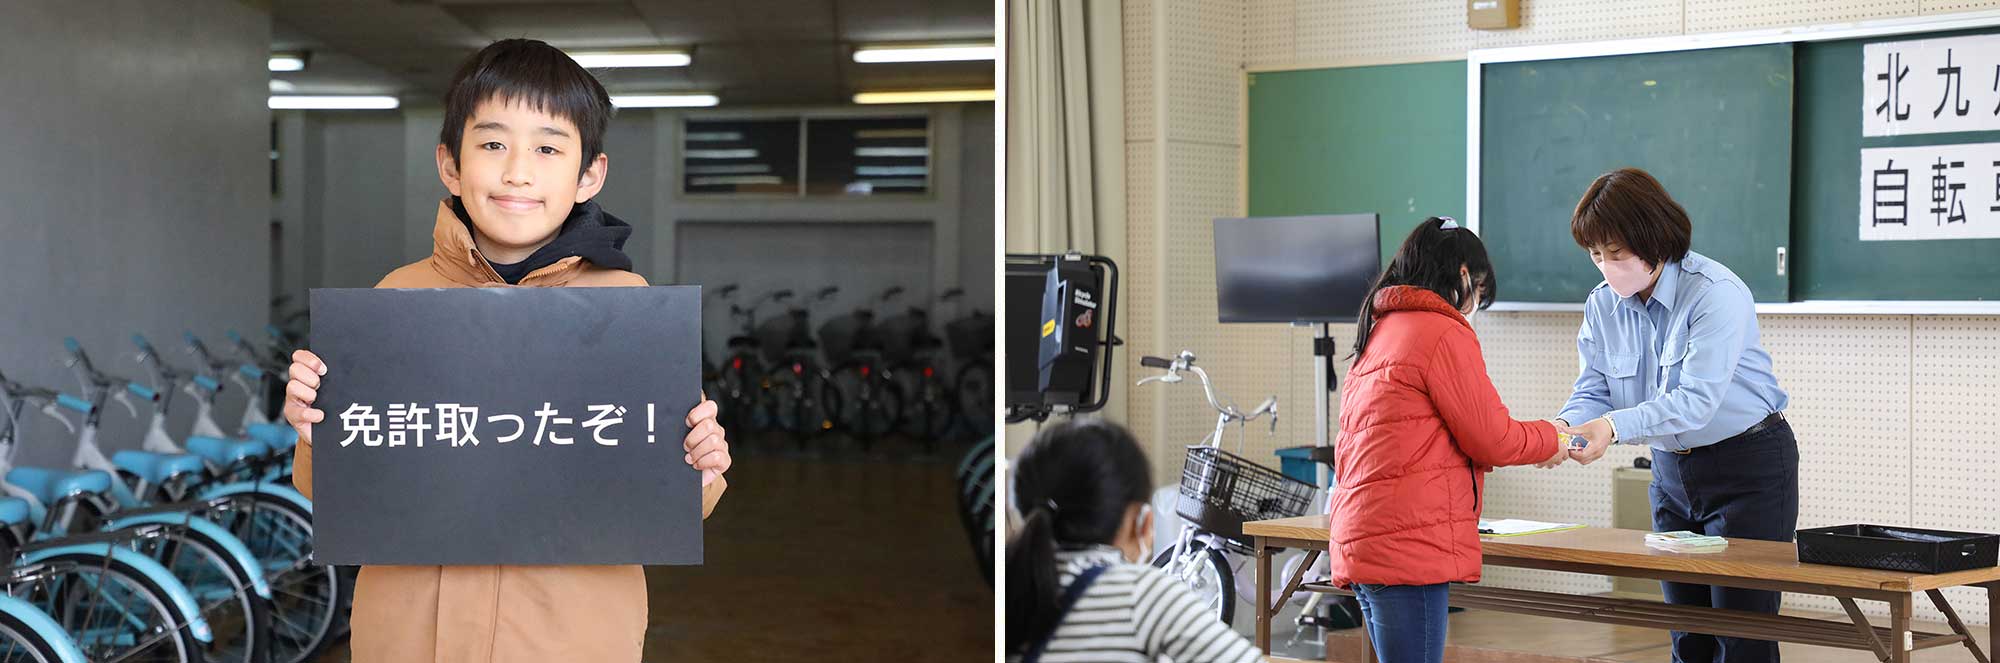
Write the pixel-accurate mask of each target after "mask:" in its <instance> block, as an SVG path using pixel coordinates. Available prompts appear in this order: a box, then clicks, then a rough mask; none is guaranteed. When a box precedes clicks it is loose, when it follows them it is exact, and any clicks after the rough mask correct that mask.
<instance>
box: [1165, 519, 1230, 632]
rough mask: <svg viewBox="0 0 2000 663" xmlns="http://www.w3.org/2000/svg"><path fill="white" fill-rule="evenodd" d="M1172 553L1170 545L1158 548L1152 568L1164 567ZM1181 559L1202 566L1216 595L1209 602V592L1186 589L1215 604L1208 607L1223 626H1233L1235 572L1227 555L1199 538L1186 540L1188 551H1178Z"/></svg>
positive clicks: (1193, 588) (1191, 587) (1194, 587)
mask: <svg viewBox="0 0 2000 663" xmlns="http://www.w3.org/2000/svg"><path fill="white" fill-rule="evenodd" d="M1173 553H1174V549H1173V548H1168V549H1166V550H1162V551H1160V554H1158V555H1155V556H1154V557H1153V568H1157V569H1165V568H1167V564H1168V563H1169V562H1172V561H1174V560H1173V559H1171V557H1172V555H1173ZM1181 559H1182V560H1183V561H1185V562H1187V563H1196V564H1201V565H1203V567H1204V569H1203V571H1201V572H1205V573H1207V574H1209V575H1211V576H1212V577H1211V578H1209V581H1210V582H1212V583H1214V585H1215V597H1216V598H1215V599H1213V600H1212V601H1211V600H1210V599H1209V595H1208V594H1207V593H1206V592H1205V591H1203V588H1201V587H1198V586H1189V589H1191V590H1193V591H1194V592H1195V594H1196V596H1198V597H1200V598H1202V599H1203V600H1204V601H1210V602H1213V603H1215V604H1216V606H1217V607H1215V608H1211V609H1210V611H1211V612H1213V613H1214V614H1215V616H1216V618H1217V619H1219V620H1221V621H1222V624H1223V625H1224V626H1230V627H1234V626H1235V625H1236V578H1235V572H1234V571H1231V570H1230V569H1229V560H1228V558H1225V557H1223V556H1222V551H1219V550H1215V549H1213V548H1210V547H1208V544H1206V543H1203V542H1201V541H1200V540H1195V541H1190V542H1188V549H1187V550H1183V551H1181ZM1174 581H1175V582H1183V581H1182V579H1181V577H1180V576H1175V577H1174Z"/></svg>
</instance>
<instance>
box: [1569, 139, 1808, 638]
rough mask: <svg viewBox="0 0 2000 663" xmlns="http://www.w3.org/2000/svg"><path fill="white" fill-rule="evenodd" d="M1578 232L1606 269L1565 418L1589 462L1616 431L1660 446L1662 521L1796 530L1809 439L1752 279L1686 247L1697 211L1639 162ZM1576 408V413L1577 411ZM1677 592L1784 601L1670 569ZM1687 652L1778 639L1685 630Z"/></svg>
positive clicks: (1602, 185) (1682, 526)
mask: <svg viewBox="0 0 2000 663" xmlns="http://www.w3.org/2000/svg"><path fill="white" fill-rule="evenodd" d="M1570 234H1571V235H1572V236H1573V237H1574V238H1575V239H1576V243H1577V244H1578V245H1579V246H1582V247H1583V248H1584V249H1586V250H1588V251H1589V252H1590V259H1591V262H1593V263H1596V265H1597V268H1598V270H1599V271H1601V272H1603V273H1604V280H1605V282H1604V283H1603V284H1600V285H1598V286H1597V288H1596V289H1594V290H1591V292H1590V297H1589V298H1588V299H1587V300H1585V303H1584V314H1583V327H1582V328H1581V329H1580V330H1578V331H1577V335H1576V349H1577V355H1578V357H1579V358H1580V359H1581V362H1580V363H1581V366H1582V367H1581V369H1580V370H1579V372H1578V373H1579V374H1578V375H1577V378H1576V385H1575V387H1574V389H1573V390H1572V393H1571V394H1570V397H1569V401H1568V402H1567V403H1565V404H1564V405H1563V409H1562V414H1561V415H1560V416H1559V417H1558V422H1559V423H1562V424H1563V425H1565V426H1571V427H1572V432H1574V433H1577V434H1579V435H1581V436H1583V437H1584V438H1585V439H1586V440H1588V444H1587V445H1586V446H1584V447H1583V448H1580V449H1576V450H1574V451H1572V452H1571V458H1573V459H1575V460H1576V461H1578V462H1581V463H1586V464H1587V463H1590V462H1593V461H1596V460H1597V459H1598V458H1601V457H1603V455H1604V451H1605V449H1606V448H1607V447H1608V446H1609V445H1611V444H1614V443H1617V444H1643V445H1646V446H1648V447H1651V448H1652V455H1653V484H1652V491H1651V492H1652V502H1653V527H1654V529H1655V530H1656V531H1662V532H1666V531H1674V530H1689V531H1693V532H1698V533H1702V534H1710V535H1715V536H1726V537H1736V538H1748V539H1764V540H1769V541H1786V542H1789V541H1791V540H1792V537H1793V533H1794V531H1795V530H1796V529H1797V525H1798V515H1799V473H1798V465H1799V451H1798V444H1797V442H1796V440H1795V439H1794V438H1793V437H1792V429H1791V426H1790V425H1789V424H1788V423H1786V421H1785V417H1784V414H1783V412H1784V409H1785V405H1786V403H1787V398H1786V395H1785V391H1784V390H1783V389H1780V388H1779V387H1778V379H1777V376H1775V375H1773V374H1772V372H1771V355H1770V353H1767V352H1765V351H1764V348H1763V347H1762V346H1761V345H1759V344H1758V339H1757V310H1756V305H1755V304H1754V303H1753V301H1752V300H1751V296H1750V289H1749V288H1748V287H1747V286H1745V285H1744V284H1743V281H1742V279H1739V278H1737V277H1736V274H1735V273H1733V272H1731V271H1729V268H1728V267H1724V266H1723V265H1722V264H1721V263H1718V262H1715V261H1714V260H1710V259H1708V258H1707V257H1706V256H1703V255H1701V254H1699V253H1695V252H1693V251H1690V250H1688V246H1689V243H1690V242H1691V238H1692V230H1691V227H1690V224H1689V221H1688V216H1687V211H1686V210H1684V209H1682V208H1681V206H1680V204H1679V203H1676V202H1674V200H1673V198H1672V197H1670V196H1668V195H1667V191H1666V189H1665V188H1664V187H1662V186H1661V185H1660V183H1659V181H1658V180H1655V179H1654V178H1653V177H1652V176H1651V175H1649V174H1647V173H1646V172H1645V171H1642V170H1638V169H1635V168H1627V169H1623V170H1617V171H1613V172H1610V173H1607V174H1605V175H1603V176H1602V177H1599V178H1597V180H1596V181H1594V182H1592V183H1591V184H1590V188H1589V189H1588V190H1587V191H1585V192H1584V194H1583V199H1582V200H1581V201H1579V202H1578V203H1577V206H1576V213H1575V215H1574V216H1572V217H1571V219H1570ZM1570 422H1576V423H1574V424H1571V423H1570ZM1661 585H1662V586H1663V588H1664V590H1665V593H1666V599H1667V602H1668V603H1674V604H1680V605H1696V606H1707V607H1717V608H1729V609H1734V610H1750V611H1756V612H1765V613H1776V612H1777V611H1778V604H1779V601H1780V598H1781V595H1780V594H1779V593H1777V592H1766V591H1758V590H1747V589H1737V588H1729V587H1711V586H1708V585H1693V584H1687V583H1676V582H1664V583H1661ZM1673 642H1674V660H1675V661H1676V663H1753V662H1754V663H1766V662H1772V661H1777V660H1778V646H1777V643H1774V642H1767V641H1761V640H1744V639H1741V638H1722V637H1715V636H1709V635H1701V634H1692V633H1682V632H1679V631H1675V632H1674V633H1673Z"/></svg>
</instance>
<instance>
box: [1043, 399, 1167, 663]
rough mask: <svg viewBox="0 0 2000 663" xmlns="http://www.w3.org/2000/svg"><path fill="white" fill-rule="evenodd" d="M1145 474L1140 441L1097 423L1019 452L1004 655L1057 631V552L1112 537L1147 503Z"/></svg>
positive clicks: (1070, 424)
mask: <svg viewBox="0 0 2000 663" xmlns="http://www.w3.org/2000/svg"><path fill="white" fill-rule="evenodd" d="M1150 467H1151V466H1150V465H1149V464H1148V463H1147V462H1146V454H1145V452H1143V451H1140V450H1139V441H1138V440H1135V439H1133V438H1132V434H1131V433H1129V432H1127V431H1126V430H1125V429H1124V427H1121V426H1119V425H1118V424H1114V423H1111V422H1109V421H1105V420H1102V419H1071V420H1069V421H1064V422H1061V423H1058V424H1055V425H1053V426H1049V427H1047V428H1044V429H1042V432H1040V433H1037V434H1035V437H1034V439H1032V440H1029V441H1028V446H1026V447H1025V448H1023V449H1021V455H1020V456H1017V457H1015V460H1014V500H1015V503H1016V504H1017V505H1018V507H1019V508H1018V510H1019V511H1020V512H1021V513H1022V514H1023V515H1024V516H1025V520H1024V521H1023V522H1022V523H1021V529H1020V531H1018V532H1015V534H1014V538H1013V539H1012V540H1010V541H1008V542H1007V652H1008V653H1010V654H1018V653H1021V652H1022V651H1023V649H1024V648H1026V647H1027V646H1028V644H1029V643H1031V642H1033V641H1035V640H1036V639H1038V638H1041V637H1043V636H1046V635H1047V634H1048V633H1050V632H1051V631H1053V630H1055V627H1056V617H1057V615H1056V613H1057V612H1059V611H1060V610H1061V606H1060V605H1059V604H1060V602H1061V601H1060V599H1061V597H1062V592H1063V588H1062V587H1061V586H1058V585H1057V583H1058V582H1059V581H1060V580H1059V578H1058V577H1057V572H1056V550H1057V549H1058V548H1061V547H1071V548H1074V547H1077V546H1090V545H1099V544H1107V543H1111V541H1112V540H1113V539H1115V538H1117V537H1118V530H1119V529H1120V528H1121V527H1123V526H1124V524H1125V512H1126V510H1127V509H1129V508H1131V506H1132V505H1134V504H1145V503H1146V502H1147V500H1148V499H1149V498H1150V497H1151V496H1152V491H1153V482H1152V470H1151V469H1150ZM1149 561H1151V560H1142V561H1141V563H1145V562H1149Z"/></svg>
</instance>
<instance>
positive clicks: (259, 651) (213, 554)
mask: <svg viewBox="0 0 2000 663" xmlns="http://www.w3.org/2000/svg"><path fill="white" fill-rule="evenodd" d="M135 543H136V544H138V548H137V549H138V550H139V552H141V553H143V554H146V555H147V556H149V557H152V558H153V560H154V561H157V562H159V563H160V565H161V566H164V567H167V570H168V571H171V572H173V574H174V579H175V580H179V581H181V584H183V585H187V588H188V591H189V593H192V594H194V596H195V600H196V601H198V602H199V606H200V608H201V615H202V619H203V620H205V621H207V622H208V625H209V629H210V632H211V633H212V634H213V638H212V639H211V640H210V642H208V643H207V645H206V646H205V647H204V648H203V651H202V658H203V659H204V660H207V661H210V662H212V663H261V662H262V661H264V660H265V658H264V656H265V649H266V648H267V646H268V645H269V638H270V628H271V612H270V602H269V601H266V600H265V599H264V598H263V597H261V596H258V595H257V594H256V592H255V590H253V589H252V581H251V579H250V577H249V576H248V575H247V574H249V573H254V572H256V570H255V569H244V568H241V567H240V566H239V565H237V564H235V563H233V561H232V558H231V557H230V556H229V553H228V551H227V550H226V549H225V548H224V547H223V546H222V544H221V543H220V542H218V541H216V540H214V539H213V538H212V537H210V536H208V535H207V534H204V533H202V532H199V531H196V530H192V529H182V530H170V531H169V532H168V533H167V534H165V535H163V536H162V537H160V538H158V539H152V540H142V541H137V542H135ZM147 544H159V545H158V546H157V547H155V548H153V549H151V550H148V549H147V548H146V547H145V546H146V545H147ZM179 548H186V549H190V550H192V551H194V553H195V554H196V555H197V556H198V557H195V558H193V563H190V564H184V563H182V562H183V561H184V560H188V559H189V558H188V557H186V556H185V551H183V550H179ZM202 568H206V569H208V570H209V571H216V570H220V573H221V574H222V576H223V578H224V580H225V581H226V582H227V583H229V584H228V587H227V588H226V589H227V590H228V591H229V594H228V595H227V596H226V597H224V598H222V599H221V601H217V602H211V601H210V599H209V598H208V596H209V595H210V594H211V593H212V592H213V590H211V589H210V588H209V584H210V583H212V582H214V581H213V580H212V579H210V578H205V577H203V576H202V575H200V573H201V571H200V569H202ZM222 601H227V602H228V603H233V604H234V607H235V608H236V609H239V610H241V611H242V615H243V622H242V629H241V630H240V631H239V630H237V629H235V628H233V627H234V626H235V625H236V624H235V622H234V620H233V619H218V618H219V617H224V618H226V617H231V616H232V615H230V613H227V612H225V611H224V610H225V604H224V603H223V602H222ZM238 633H240V634H241V638H242V640H241V643H240V644H238V643H235V642H232V640H233V638H232V636H235V635H236V634H238Z"/></svg>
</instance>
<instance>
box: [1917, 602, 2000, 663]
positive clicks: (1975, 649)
mask: <svg viewBox="0 0 2000 663" xmlns="http://www.w3.org/2000/svg"><path fill="white" fill-rule="evenodd" d="M1925 593H1926V594H1929V595H1930V597H1931V603H1932V604H1934V605H1936V606H1937V609H1938V612H1941V613H1944V618H1945V621H1946V622H1948V623H1950V624H1951V632H1952V633H1956V634H1958V635H1962V636H1965V648H1966V649H1970V650H1972V660H1973V662H1974V663H1992V662H1991V661H1990V660H1988V659H1987V658H1986V650H1984V649H1980V648H1979V641H1978V640H1975V639H1973V637H1972V631H1971V630H1968V629H1966V628H1965V620H1962V619H1959V618H1958V611H1957V610H1953V609H1952V607H1951V602H1950V601H1946V600H1945V599H1944V592H1943V591H1941V590H1936V589H1933V590H1930V591H1928V592H1925Z"/></svg>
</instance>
